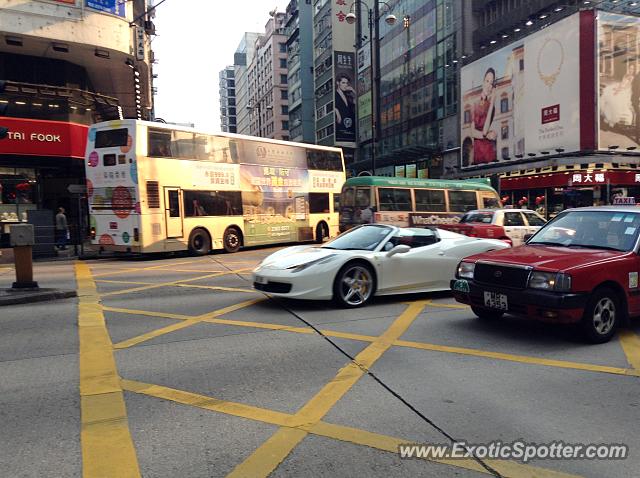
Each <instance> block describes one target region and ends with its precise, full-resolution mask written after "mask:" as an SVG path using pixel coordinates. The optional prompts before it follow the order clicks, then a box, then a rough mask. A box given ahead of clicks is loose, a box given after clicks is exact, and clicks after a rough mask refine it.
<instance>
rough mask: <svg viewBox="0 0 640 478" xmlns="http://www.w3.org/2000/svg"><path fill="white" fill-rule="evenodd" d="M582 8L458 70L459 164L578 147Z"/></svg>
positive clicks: (488, 161) (468, 164)
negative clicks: (460, 101)
mask: <svg viewBox="0 0 640 478" xmlns="http://www.w3.org/2000/svg"><path fill="white" fill-rule="evenodd" d="M579 20H580V14H579V13H578V14H574V15H572V16H570V17H568V18H565V19H563V20H560V21H558V22H556V23H554V24H552V25H550V26H548V27H547V28H545V29H543V30H540V31H538V32H535V33H533V34H531V35H529V36H527V37H526V38H524V39H523V40H520V41H518V42H515V43H512V44H510V45H508V46H506V47H504V48H501V49H500V50H497V51H496V52H494V53H491V54H489V55H487V56H485V57H483V58H481V59H479V60H477V61H475V62H473V63H471V64H469V65H467V66H465V67H463V68H462V72H461V91H462V110H463V114H461V115H460V116H461V123H462V124H461V141H462V145H461V146H462V166H463V167H465V166H472V165H477V164H487V163H492V162H496V161H505V160H509V159H515V158H516V157H522V156H520V155H523V156H526V155H527V154H529V153H535V154H537V155H540V154H541V153H542V152H543V151H546V152H551V151H554V150H555V149H563V150H564V151H567V152H570V151H579V150H580V88H579V86H580V83H579V77H580V55H579V54H578V52H579V51H580V21H579Z"/></svg>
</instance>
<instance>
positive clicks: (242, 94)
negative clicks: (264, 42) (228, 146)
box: [233, 32, 260, 134]
mask: <svg viewBox="0 0 640 478" xmlns="http://www.w3.org/2000/svg"><path fill="white" fill-rule="evenodd" d="M259 36H260V34H259V33H254V32H245V33H244V35H242V40H240V44H239V45H238V48H236V52H235V54H234V55H233V69H234V70H235V79H236V123H237V125H236V129H237V132H238V133H240V134H249V133H250V126H251V124H250V113H251V110H250V109H249V108H248V106H249V81H248V80H249V78H248V68H249V65H250V64H251V62H252V61H253V55H254V53H255V47H256V41H257V40H258V37H259Z"/></svg>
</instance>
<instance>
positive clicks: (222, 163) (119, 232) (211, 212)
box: [85, 120, 345, 255]
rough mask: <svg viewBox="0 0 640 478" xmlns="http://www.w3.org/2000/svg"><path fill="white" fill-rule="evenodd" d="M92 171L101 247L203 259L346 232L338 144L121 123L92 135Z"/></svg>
mask: <svg viewBox="0 0 640 478" xmlns="http://www.w3.org/2000/svg"><path fill="white" fill-rule="evenodd" d="M85 169H86V176H87V197H88V200H89V213H90V227H91V235H92V243H93V244H96V245H99V246H100V247H101V250H106V251H120V252H135V253H151V252H169V251H181V250H187V249H188V250H189V251H190V252H191V253H193V254H196V255H202V254H206V253H208V252H209V251H210V250H212V249H224V250H226V251H227V252H235V251H237V250H238V249H240V248H241V247H243V246H255V245H265V244H278V243H286V242H298V241H314V240H315V241H317V242H322V241H323V240H326V239H328V238H329V237H332V236H335V235H337V233H338V209H337V206H336V204H337V200H338V195H339V193H340V190H341V188H342V184H343V183H344V181H345V171H344V160H343V156H342V150H341V149H339V148H329V147H323V146H315V145H308V144H301V143H293V142H289V141H278V140H271V139H265V138H257V137H251V136H243V135H237V134H231V133H219V134H210V133H203V132H199V131H197V130H195V129H192V128H183V127H176V126H172V125H167V124H161V123H153V122H145V121H137V120H120V121H109V122H104V123H98V124H95V125H93V126H92V127H91V128H90V129H89V138H88V142H87V155H86V164H85Z"/></svg>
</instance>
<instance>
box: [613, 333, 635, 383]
mask: <svg viewBox="0 0 640 478" xmlns="http://www.w3.org/2000/svg"><path fill="white" fill-rule="evenodd" d="M618 335H619V337H620V345H621V346H622V350H623V351H624V354H625V355H626V356H627V362H629V365H631V368H633V369H634V370H635V372H636V373H637V374H638V375H640V337H638V335H636V334H635V333H633V332H632V331H631V330H619V331H618Z"/></svg>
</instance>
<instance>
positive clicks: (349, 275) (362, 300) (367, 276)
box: [334, 263, 375, 307]
mask: <svg viewBox="0 0 640 478" xmlns="http://www.w3.org/2000/svg"><path fill="white" fill-rule="evenodd" d="M374 290H375V279H374V277H373V272H372V271H371V268H370V267H369V266H366V265H364V264H361V263H354V264H347V265H346V266H345V267H343V268H342V269H341V270H340V272H338V275H337V277H336V282H335V284H334V298H335V299H336V301H337V302H338V303H340V304H341V305H342V306H344V307H361V306H363V305H365V304H366V303H367V302H369V300H370V299H371V297H372V296H373V292H374Z"/></svg>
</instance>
